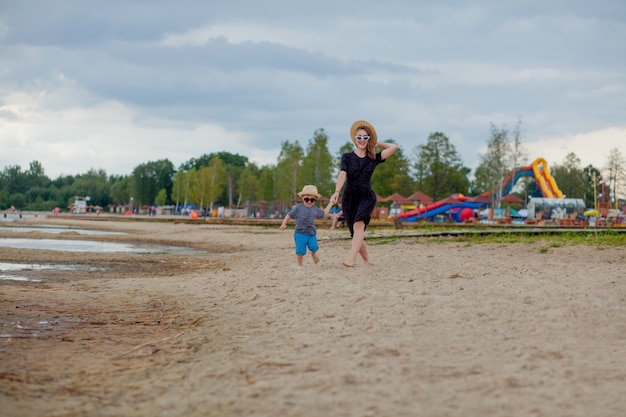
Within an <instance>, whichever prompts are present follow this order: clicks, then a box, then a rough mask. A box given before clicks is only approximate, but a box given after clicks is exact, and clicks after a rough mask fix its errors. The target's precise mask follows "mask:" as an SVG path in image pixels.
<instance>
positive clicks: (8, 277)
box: [0, 262, 104, 282]
mask: <svg viewBox="0 0 626 417" xmlns="http://www.w3.org/2000/svg"><path fill="white" fill-rule="evenodd" d="M24 271H87V272H91V271H104V269H103V268H97V267H95V266H85V265H58V264H43V265H42V264H19V263H10V262H0V272H9V274H0V281H2V280H5V281H27V282H41V281H42V280H41V279H39V278H36V277H28V276H25V275H17V274H15V275H13V274H11V273H19V272H24Z"/></svg>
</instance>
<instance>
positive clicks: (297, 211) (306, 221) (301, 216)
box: [287, 204, 324, 235]
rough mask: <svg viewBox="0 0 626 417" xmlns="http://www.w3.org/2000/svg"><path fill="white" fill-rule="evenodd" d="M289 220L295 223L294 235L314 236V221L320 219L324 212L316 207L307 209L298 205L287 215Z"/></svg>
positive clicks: (302, 205)
mask: <svg viewBox="0 0 626 417" xmlns="http://www.w3.org/2000/svg"><path fill="white" fill-rule="evenodd" d="M287 214H288V215H289V217H290V218H292V219H294V220H295V221H296V229H295V230H294V231H295V232H296V233H302V234H305V235H314V234H315V233H316V230H315V219H321V218H323V217H324V210H322V209H321V208H319V207H317V206H315V205H314V206H311V207H307V206H305V205H304V204H298V205H296V206H293V208H292V209H291V210H289V213H287Z"/></svg>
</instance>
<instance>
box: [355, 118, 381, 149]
mask: <svg viewBox="0 0 626 417" xmlns="http://www.w3.org/2000/svg"><path fill="white" fill-rule="evenodd" d="M361 128H362V129H365V130H367V133H369V135H370V141H369V143H370V144H371V146H375V145H376V143H377V142H378V136H377V135H376V129H374V126H372V124H371V123H370V122H368V121H367V120H357V121H356V122H354V123H352V127H351V128H350V137H351V138H352V142H353V143H354V144H355V145H356V138H355V136H356V131H357V130H359V129H361Z"/></svg>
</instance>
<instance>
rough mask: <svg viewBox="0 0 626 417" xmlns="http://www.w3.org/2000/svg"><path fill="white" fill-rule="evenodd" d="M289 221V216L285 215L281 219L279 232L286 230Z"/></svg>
mask: <svg viewBox="0 0 626 417" xmlns="http://www.w3.org/2000/svg"><path fill="white" fill-rule="evenodd" d="M289 219H291V217H289V215H288V214H286V215H285V218H284V219H283V222H282V223H281V225H280V230H285V229H286V228H287V222H288V221H289Z"/></svg>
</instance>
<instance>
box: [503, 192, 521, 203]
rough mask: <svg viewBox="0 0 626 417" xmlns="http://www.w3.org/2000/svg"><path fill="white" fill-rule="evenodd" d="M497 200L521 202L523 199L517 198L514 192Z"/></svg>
mask: <svg viewBox="0 0 626 417" xmlns="http://www.w3.org/2000/svg"><path fill="white" fill-rule="evenodd" d="M498 201H501V202H503V203H509V204H511V203H523V202H524V200H522V199H521V198H519V197H518V196H516V195H515V194H507V195H505V196H504V197H502V198H499V199H498Z"/></svg>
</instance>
